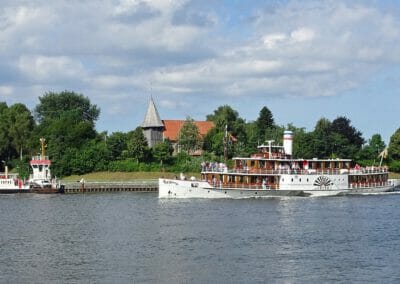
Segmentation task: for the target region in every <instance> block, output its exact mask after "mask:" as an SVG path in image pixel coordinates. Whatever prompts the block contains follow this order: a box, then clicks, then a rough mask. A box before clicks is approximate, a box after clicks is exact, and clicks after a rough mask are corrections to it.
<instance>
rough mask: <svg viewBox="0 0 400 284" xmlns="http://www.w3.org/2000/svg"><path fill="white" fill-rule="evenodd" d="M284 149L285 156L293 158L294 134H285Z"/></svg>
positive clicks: (286, 132) (287, 132) (287, 131)
mask: <svg viewBox="0 0 400 284" xmlns="http://www.w3.org/2000/svg"><path fill="white" fill-rule="evenodd" d="M283 148H284V149H285V154H286V155H289V156H292V154H293V132H292V131H290V130H286V131H284V132H283Z"/></svg>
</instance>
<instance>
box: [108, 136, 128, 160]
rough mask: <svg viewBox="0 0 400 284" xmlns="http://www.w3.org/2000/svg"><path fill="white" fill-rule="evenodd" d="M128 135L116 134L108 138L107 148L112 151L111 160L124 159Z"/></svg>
mask: <svg viewBox="0 0 400 284" xmlns="http://www.w3.org/2000/svg"><path fill="white" fill-rule="evenodd" d="M127 141H128V135H127V134H126V133H122V132H114V133H112V134H111V135H110V136H108V137H107V138H106V144H107V148H108V150H109V151H110V155H111V157H110V158H111V160H112V161H115V160H119V159H121V158H122V153H123V151H126V150H127V149H128V148H127Z"/></svg>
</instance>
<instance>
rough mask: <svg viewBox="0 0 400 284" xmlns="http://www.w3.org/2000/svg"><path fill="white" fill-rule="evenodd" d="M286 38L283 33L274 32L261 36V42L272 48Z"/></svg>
mask: <svg viewBox="0 0 400 284" xmlns="http://www.w3.org/2000/svg"><path fill="white" fill-rule="evenodd" d="M286 39H287V36H286V35H285V34H283V33H276V34H270V35H266V36H265V37H264V38H263V42H264V44H265V46H266V47H267V48H269V49H272V48H274V47H276V45H277V44H279V43H280V42H283V41H285V40H286Z"/></svg>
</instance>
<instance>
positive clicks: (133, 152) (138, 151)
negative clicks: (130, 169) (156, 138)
mask: <svg viewBox="0 0 400 284" xmlns="http://www.w3.org/2000/svg"><path fill="white" fill-rule="evenodd" d="M128 135H129V138H128V142H127V150H126V151H124V153H123V156H124V157H125V158H133V159H135V160H136V162H137V163H139V162H143V161H145V160H146V158H147V157H148V152H149V147H148V146H147V140H146V137H145V136H144V134H143V130H142V128H141V127H140V126H138V127H136V129H135V130H134V131H133V132H131V133H129V134H128Z"/></svg>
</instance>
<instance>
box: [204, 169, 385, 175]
mask: <svg viewBox="0 0 400 284" xmlns="http://www.w3.org/2000/svg"><path fill="white" fill-rule="evenodd" d="M202 172H211V173H228V174H259V175H285V174H286V175H288V174H292V175H293V174H294V175H296V174H297V175H342V174H349V173H350V174H353V175H354V174H378V173H388V169H387V168H386V167H369V168H360V169H350V170H348V169H308V170H305V169H278V170H265V169H252V168H247V167H244V168H240V169H228V168H226V167H224V168H220V167H203V168H202Z"/></svg>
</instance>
